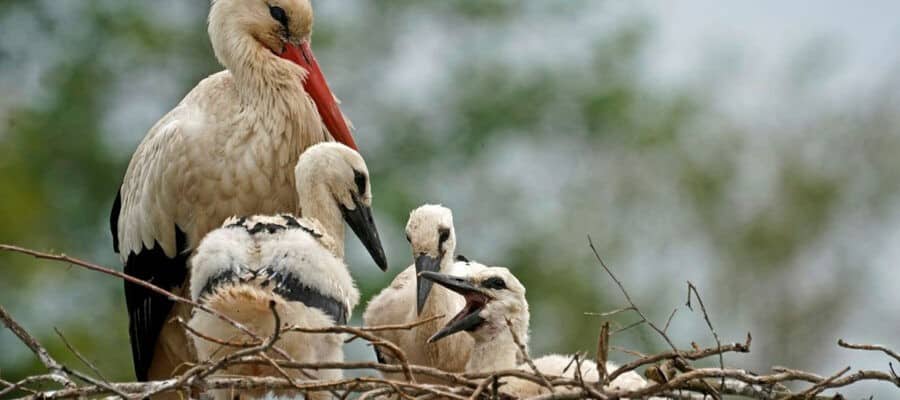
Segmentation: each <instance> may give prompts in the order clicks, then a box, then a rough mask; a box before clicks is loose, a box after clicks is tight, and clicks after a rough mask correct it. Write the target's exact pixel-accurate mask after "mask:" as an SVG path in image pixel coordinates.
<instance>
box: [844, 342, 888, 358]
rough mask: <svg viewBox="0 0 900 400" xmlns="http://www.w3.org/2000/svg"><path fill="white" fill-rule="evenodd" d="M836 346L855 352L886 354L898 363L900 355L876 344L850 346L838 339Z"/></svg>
mask: <svg viewBox="0 0 900 400" xmlns="http://www.w3.org/2000/svg"><path fill="white" fill-rule="evenodd" d="M838 346H841V347H844V348H847V349H855V350H869V351H880V352H883V353H884V354H887V355H889V356H891V357H893V358H894V359H895V360H897V361H900V353H897V352H896V351H893V350H891V349H889V348H887V347H884V346H880V345H877V344H852V343H847V342H845V341H844V339H838Z"/></svg>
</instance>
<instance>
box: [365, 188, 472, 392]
mask: <svg viewBox="0 0 900 400" xmlns="http://www.w3.org/2000/svg"><path fill="white" fill-rule="evenodd" d="M406 238H407V240H408V241H409V244H410V247H412V253H413V259H414V264H413V265H410V266H409V267H408V268H406V269H405V270H404V271H403V272H401V273H400V274H399V275H398V276H397V277H396V278H395V279H394V281H393V282H392V283H391V285H390V286H388V287H387V288H385V289H384V290H382V291H381V293H379V294H378V295H377V296H375V297H374V298H373V299H372V300H371V301H370V302H369V305H368V307H367V308H366V311H365V313H363V324H364V325H365V326H377V325H394V324H405V323H411V322H415V321H416V320H418V319H419V318H420V317H421V318H427V317H431V316H435V315H443V316H444V317H442V318H440V319H437V320H434V321H431V322H428V323H425V324H423V325H418V326H416V327H414V328H412V329H409V330H390V331H383V332H380V333H379V336H380V337H381V338H383V339H385V340H388V341H390V342H393V343H395V344H397V345H398V346H400V348H402V349H403V351H404V352H405V353H406V356H407V358H409V362H411V363H414V364H420V365H428V366H432V367H435V368H440V369H442V370H445V371H449V372H462V371H463V370H464V369H465V366H466V362H468V360H469V352H470V350H471V349H472V346H473V341H472V339H471V338H469V337H468V336H465V335H456V336H454V337H451V338H448V339H447V340H445V341H441V342H439V343H434V344H429V343H428V338H429V337H430V336H431V335H433V334H434V333H435V332H437V330H438V329H440V327H442V326H444V325H445V324H446V323H447V322H449V321H450V318H451V316H452V315H453V314H455V313H456V312H458V311H459V310H461V309H462V308H463V306H464V305H465V301H464V300H463V298H461V297H459V296H457V295H456V294H455V293H453V292H451V291H450V290H447V289H445V288H444V287H441V286H437V287H432V285H433V282H432V281H430V280H428V279H422V278H420V277H419V276H418V274H419V273H421V272H425V271H430V272H443V273H448V274H453V275H459V274H464V273H466V272H467V271H469V270H471V269H473V268H476V267H474V264H473V263H471V262H470V261H468V260H466V259H465V258H459V259H456V260H455V259H454V256H453V252H454V251H455V250H456V232H455V229H454V227H453V213H452V212H451V211H450V209H448V208H446V207H442V206H440V205H432V204H426V205H423V206H421V207H419V208H416V209H415V210H413V211H412V212H411V213H410V214H409V221H408V222H407V224H406ZM375 353H376V356H377V357H378V361H380V362H384V363H388V362H393V361H396V360H393V359H390V358H389V356H388V355H387V354H384V353H382V352H380V351H379V350H378V349H377V348H376V350H375ZM387 375H390V374H387ZM397 376H398V377H399V375H397ZM417 379H418V380H420V381H424V382H430V381H431V380H430V379H429V378H428V377H425V376H419V377H417Z"/></svg>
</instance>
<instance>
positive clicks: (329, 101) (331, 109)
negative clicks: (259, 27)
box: [279, 40, 359, 151]
mask: <svg viewBox="0 0 900 400" xmlns="http://www.w3.org/2000/svg"><path fill="white" fill-rule="evenodd" d="M279 56H280V57H281V58H284V59H286V60H289V61H291V62H293V63H295V64H297V65H299V66H301V67H303V68H304V69H306V71H307V76H306V80H305V81H303V89H304V90H306V93H309V96H310V97H312V100H313V102H314V103H316V109H317V110H318V111H319V116H321V117H322V122H323V123H324V124H325V127H326V128H327V129H328V132H329V133H331V137H333V138H334V140H337V141H338V142H341V143H343V144H345V145H347V146H349V147H350V148H351V149H353V150H356V151H359V149H358V148H357V147H356V142H355V141H354V140H353V135H352V134H350V127H348V126H347V121H346V120H344V114H343V113H341V108H340V107H338V103H337V101H336V100H335V97H334V95H333V94H332V93H331V89H330V88H328V82H326V81H325V75H323V74H322V70H320V69H319V63H318V62H317V61H316V57H315V56H313V52H312V48H310V47H309V41H308V40H304V41H302V42H300V45H299V46H296V45H294V44H292V43H285V45H284V51H282V53H281V54H279Z"/></svg>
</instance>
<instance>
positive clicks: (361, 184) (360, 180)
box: [353, 170, 368, 196]
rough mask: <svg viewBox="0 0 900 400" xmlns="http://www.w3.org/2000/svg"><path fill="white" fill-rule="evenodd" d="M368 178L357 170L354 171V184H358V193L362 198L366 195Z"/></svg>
mask: <svg viewBox="0 0 900 400" xmlns="http://www.w3.org/2000/svg"><path fill="white" fill-rule="evenodd" d="M367 181H368V178H366V174H364V173H362V172H359V171H357V170H353V182H354V183H356V191H357V193H359V195H360V196H362V195H365V194H366V182H367Z"/></svg>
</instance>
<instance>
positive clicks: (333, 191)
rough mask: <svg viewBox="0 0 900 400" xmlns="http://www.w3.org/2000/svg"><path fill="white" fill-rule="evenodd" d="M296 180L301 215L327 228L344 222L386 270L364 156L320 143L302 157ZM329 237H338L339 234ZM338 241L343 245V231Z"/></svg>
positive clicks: (298, 164)
mask: <svg viewBox="0 0 900 400" xmlns="http://www.w3.org/2000/svg"><path fill="white" fill-rule="evenodd" d="M294 176H295V178H296V183H297V192H298V195H299V196H298V199H299V203H300V210H301V213H302V214H303V215H304V216H307V217H313V218H318V219H320V222H322V223H323V224H326V225H327V222H326V220H337V221H339V222H340V218H343V220H344V221H346V222H347V225H350V228H351V229H352V230H353V233H355V234H356V236H357V237H358V238H359V240H360V241H361V242H362V244H363V245H364V246H365V247H366V250H368V252H369V254H370V255H371V256H372V259H374V260H375V264H377V265H378V267H379V268H381V269H382V270H386V269H387V259H386V257H385V255H384V248H382V246H381V239H380V237H379V236H378V229H377V228H376V227H375V219H374V218H372V187H371V184H370V182H369V169H368V168H367V167H366V162H365V161H364V160H363V158H362V156H360V155H359V153H358V152H356V151H355V150H353V149H351V148H349V147H347V146H345V145H343V144H340V143H335V142H323V143H319V144H316V145H313V146H310V147H309V148H307V149H306V151H304V152H303V153H302V154H300V158H299V159H298V160H297V167H296V169H295V170H294ZM338 217H340V218H338ZM328 228H332V229H333V228H334V227H328ZM329 233H330V234H332V235H335V230H331V231H329ZM334 240H336V241H339V242H343V230H342V229H341V230H340V235H335V238H334ZM342 255H343V254H342Z"/></svg>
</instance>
